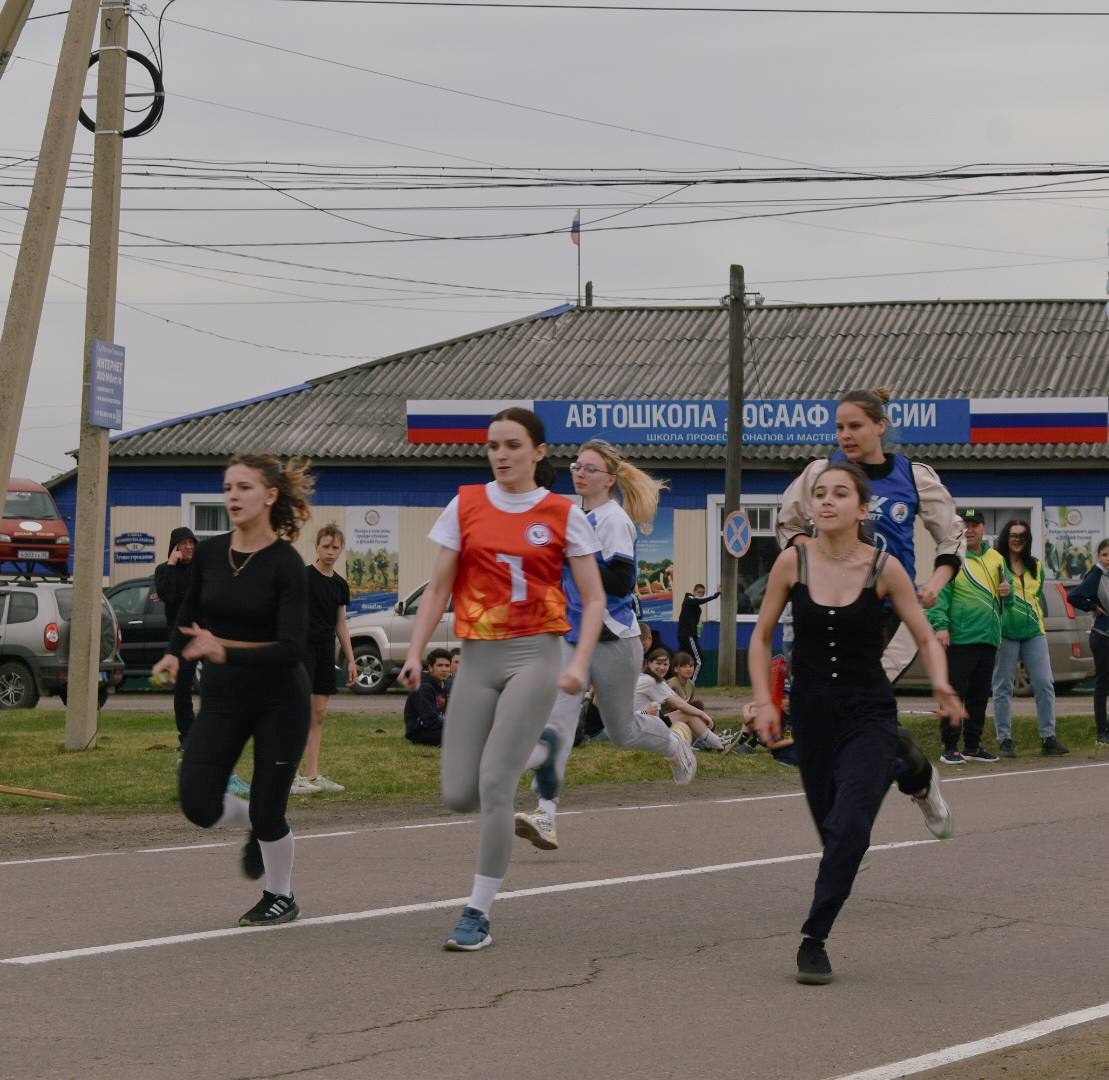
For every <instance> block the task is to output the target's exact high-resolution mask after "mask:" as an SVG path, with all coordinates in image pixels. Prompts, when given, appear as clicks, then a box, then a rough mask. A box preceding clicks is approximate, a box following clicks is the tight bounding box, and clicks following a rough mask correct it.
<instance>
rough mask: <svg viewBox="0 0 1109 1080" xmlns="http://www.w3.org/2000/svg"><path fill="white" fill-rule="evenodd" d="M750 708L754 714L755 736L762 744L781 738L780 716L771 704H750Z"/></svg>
mask: <svg viewBox="0 0 1109 1080" xmlns="http://www.w3.org/2000/svg"><path fill="white" fill-rule="evenodd" d="M751 708H752V709H753V710H754V713H755V734H756V735H758V737H759V739H760V740H761V741H762V742H764V743H772V742H774V740H775V739H780V738H781V737H782V714H781V713H780V712H778V709H777V708H776V707H775V705H774V704H773V702H769V701H768V702H766V704H762V705H760V704H756V703H754V702H752V704H751Z"/></svg>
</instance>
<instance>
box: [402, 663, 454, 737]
mask: <svg viewBox="0 0 1109 1080" xmlns="http://www.w3.org/2000/svg"><path fill="white" fill-rule="evenodd" d="M449 697H450V694H449V693H448V691H447V687H446V685H445V684H444V683H441V682H439V680H438V679H435V678H433V677H432V675H431V672H429V671H425V672H424V677H423V681H422V682H421V683H420V688H419V690H413V691H412V692H411V693H410V694H409V695H408V700H407V701H406V702H405V703H404V737H405V738H406V739H407V740H408V741H409V742H414V743H420V744H421V745H423V746H439V745H441V744H442V741H443V722H444V721H445V720H446V713H447V700H448V698H449Z"/></svg>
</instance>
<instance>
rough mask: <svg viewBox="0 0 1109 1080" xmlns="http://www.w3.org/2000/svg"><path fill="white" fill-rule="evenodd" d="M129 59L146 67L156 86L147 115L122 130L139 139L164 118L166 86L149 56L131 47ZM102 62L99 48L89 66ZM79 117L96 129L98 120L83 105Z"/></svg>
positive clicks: (127, 136) (128, 52) (88, 126)
mask: <svg viewBox="0 0 1109 1080" xmlns="http://www.w3.org/2000/svg"><path fill="white" fill-rule="evenodd" d="M127 59H128V60H134V61H135V62H136V63H137V64H139V66H140V67H143V68H145V69H146V72H147V74H148V75H149V76H150V81H151V83H152V84H153V86H154V100H153V101H152V102H151V103H150V109H149V110H148V112H147V114H146V116H144V117H143V118H142V119H141V120H140V121H139V122H138V123H137V124H135V125H134V127H129V128H125V129H124V130H123V132H122V135H123V138H125V139H137V138H138V137H139V136H140V135H145V134H146V133H147V132H148V131H153V130H154V128H156V127H157V126H158V122H159V121H160V120H161V119H162V113H163V112H164V111H165V106H166V88H165V85H164V84H163V82H162V72H161V69H160V68H159V67H158V66H157V65H156V64H155V63H154V62H153V61H152V60H150V59H149V58H148V57H146V56H143V54H142V53H139V52H133V51H132V50H131V49H128V50H127ZM98 63H100V50H99V49H98V50H97V51H96V52H94V53H93V54H92V55H91V56H90V57H89V67H90V68H92V67H93V66H94V65H96V64H98ZM77 119H78V120H79V121H80V122H81V126H82V127H83V128H85V129H87V130H88V131H92V132H95V131H96V121H95V120H93V119H92V117H91V116H89V114H88V113H86V112H85V110H84V108H83V107H82V109H81V112H80V113H79V115H78V117H77Z"/></svg>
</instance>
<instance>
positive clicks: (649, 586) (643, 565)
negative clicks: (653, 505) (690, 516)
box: [635, 507, 674, 622]
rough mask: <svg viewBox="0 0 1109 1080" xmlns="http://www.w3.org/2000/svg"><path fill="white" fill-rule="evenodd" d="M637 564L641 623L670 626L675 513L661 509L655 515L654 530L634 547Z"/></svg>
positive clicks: (672, 616) (666, 508)
mask: <svg viewBox="0 0 1109 1080" xmlns="http://www.w3.org/2000/svg"><path fill="white" fill-rule="evenodd" d="M635 557H636V559H637V560H638V562H639V580H638V582H637V586H636V591H637V593H638V594H639V611H640V615H641V616H642V618H643V621H644V622H655V621H664V622H669V621H670V620H672V619H673V618H674V510H673V508H672V507H662V508H661V509H660V510H659V512H658V513H657V514H656V515H655V530H654V532H652V533H651V534H650V536H643V535H642V534H640V536H639V539H638V541H637V542H636V545H635Z"/></svg>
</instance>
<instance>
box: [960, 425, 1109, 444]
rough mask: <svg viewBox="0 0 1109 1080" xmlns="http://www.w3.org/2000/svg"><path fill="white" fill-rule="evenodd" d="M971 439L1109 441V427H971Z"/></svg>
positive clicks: (1016, 441)
mask: <svg viewBox="0 0 1109 1080" xmlns="http://www.w3.org/2000/svg"><path fill="white" fill-rule="evenodd" d="M970 441H971V443H1053V442H1058V443H1103V442H1109V428H1106V427H1065V428H1062V427H1060V428H1050V427H1048V428H1024V427H989V428H971V430H970Z"/></svg>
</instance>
